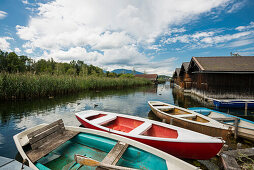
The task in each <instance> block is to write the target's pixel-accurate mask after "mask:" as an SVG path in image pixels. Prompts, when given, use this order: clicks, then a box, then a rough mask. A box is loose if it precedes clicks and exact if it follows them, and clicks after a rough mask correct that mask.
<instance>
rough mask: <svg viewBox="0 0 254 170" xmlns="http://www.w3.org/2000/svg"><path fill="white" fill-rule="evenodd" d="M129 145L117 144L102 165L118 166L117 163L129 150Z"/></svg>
mask: <svg viewBox="0 0 254 170" xmlns="http://www.w3.org/2000/svg"><path fill="white" fill-rule="evenodd" d="M128 146H129V145H128V144H127V143H124V142H120V141H118V142H117V144H116V145H115V146H114V147H113V148H112V149H111V151H110V152H109V153H108V154H107V156H106V157H105V158H104V159H103V160H102V163H105V164H109V165H116V163H117V162H118V161H119V160H120V159H121V157H122V155H123V154H124V152H125V150H126V149H127V148H128ZM102 169H104V168H102V167H97V168H96V170H102Z"/></svg>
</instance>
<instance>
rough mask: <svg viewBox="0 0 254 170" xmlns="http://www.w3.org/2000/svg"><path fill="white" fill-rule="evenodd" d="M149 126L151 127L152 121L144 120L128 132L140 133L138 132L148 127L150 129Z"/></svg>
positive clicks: (132, 133)
mask: <svg viewBox="0 0 254 170" xmlns="http://www.w3.org/2000/svg"><path fill="white" fill-rule="evenodd" d="M151 127H152V123H150V122H145V123H143V124H141V125H139V126H138V127H136V128H135V129H133V130H132V131H130V132H129V134H131V135H140V134H142V133H144V132H145V131H147V130H148V129H150V128H151Z"/></svg>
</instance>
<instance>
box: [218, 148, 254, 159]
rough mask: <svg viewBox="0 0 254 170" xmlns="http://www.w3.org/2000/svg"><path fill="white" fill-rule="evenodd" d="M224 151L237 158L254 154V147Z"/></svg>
mask: <svg viewBox="0 0 254 170" xmlns="http://www.w3.org/2000/svg"><path fill="white" fill-rule="evenodd" d="M223 153H224V154H227V155H229V156H232V157H235V158H237V157H241V155H245V156H254V148H246V149H237V150H230V151H224V152H223Z"/></svg>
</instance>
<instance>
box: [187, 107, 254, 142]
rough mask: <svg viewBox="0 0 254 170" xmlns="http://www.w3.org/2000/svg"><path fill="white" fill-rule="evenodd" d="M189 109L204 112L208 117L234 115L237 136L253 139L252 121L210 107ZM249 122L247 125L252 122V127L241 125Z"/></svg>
mask: <svg viewBox="0 0 254 170" xmlns="http://www.w3.org/2000/svg"><path fill="white" fill-rule="evenodd" d="M189 109H190V110H193V111H195V112H198V113H200V114H204V115H206V116H208V117H210V118H213V117H216V118H225V117H236V118H238V119H239V125H240V126H238V132H237V133H238V134H237V135H238V136H240V137H243V138H246V139H249V140H252V141H254V122H252V121H249V120H246V119H243V118H240V117H237V116H233V115H229V114H226V113H222V112H219V111H216V110H212V109H207V108H189ZM210 112H214V113H215V114H216V115H211V114H210ZM225 124H226V123H225ZM246 124H249V126H251V124H252V128H251V127H243V126H244V125H246ZM227 125H229V126H231V127H232V128H233V127H234V126H233V125H231V124H227Z"/></svg>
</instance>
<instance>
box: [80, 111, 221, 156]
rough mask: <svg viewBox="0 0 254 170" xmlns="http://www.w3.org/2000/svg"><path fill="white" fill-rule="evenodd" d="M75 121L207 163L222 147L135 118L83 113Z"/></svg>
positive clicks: (198, 136)
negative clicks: (203, 160)
mask: <svg viewBox="0 0 254 170" xmlns="http://www.w3.org/2000/svg"><path fill="white" fill-rule="evenodd" d="M76 117H77V119H78V120H79V122H80V123H81V124H82V125H83V126H85V127H87V128H92V129H96V130H101V131H105V132H110V133H114V134H118V135H121V136H124V137H128V138H130V139H133V140H136V141H139V142H142V143H144V144H147V145H150V146H152V147H155V148H157V149H160V150H162V151H164V152H167V153H169V154H171V155H173V156H176V157H180V158H188V159H210V158H211V157H213V156H215V155H216V154H217V153H218V152H219V151H220V149H221V148H222V146H223V144H224V141H223V140H222V139H218V138H214V137H211V136H207V135H204V134H201V133H197V132H193V131H190V130H187V129H183V128H180V127H177V126H173V125H169V124H166V123H162V122H157V121H154V120H149V119H145V118H140V117H136V116H130V115H125V114H116V113H111V112H103V111H96V110H86V111H82V112H78V113H76Z"/></svg>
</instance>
